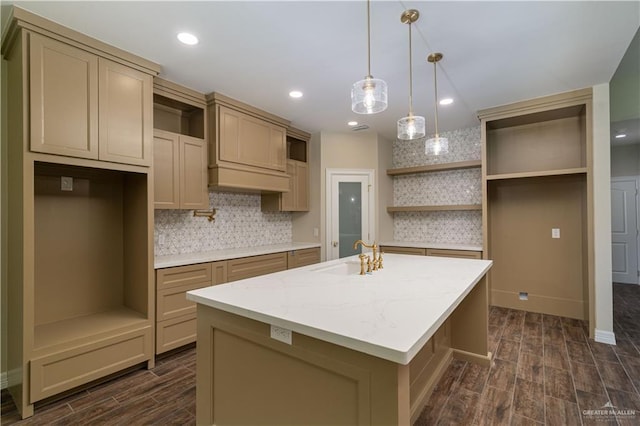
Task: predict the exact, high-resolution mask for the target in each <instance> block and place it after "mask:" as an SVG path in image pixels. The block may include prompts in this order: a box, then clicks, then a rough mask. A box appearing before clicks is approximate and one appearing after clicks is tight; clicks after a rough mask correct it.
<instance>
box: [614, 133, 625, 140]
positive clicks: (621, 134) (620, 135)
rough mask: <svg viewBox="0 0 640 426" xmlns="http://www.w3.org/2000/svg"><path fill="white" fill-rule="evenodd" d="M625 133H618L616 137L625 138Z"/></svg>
mask: <svg viewBox="0 0 640 426" xmlns="http://www.w3.org/2000/svg"><path fill="white" fill-rule="evenodd" d="M626 137H627V135H626V134H624V133H620V134H619V135H616V139H621V138H626Z"/></svg>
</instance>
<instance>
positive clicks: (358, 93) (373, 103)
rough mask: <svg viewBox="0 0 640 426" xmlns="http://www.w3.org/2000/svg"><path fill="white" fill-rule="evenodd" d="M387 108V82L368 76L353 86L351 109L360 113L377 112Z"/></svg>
mask: <svg viewBox="0 0 640 426" xmlns="http://www.w3.org/2000/svg"><path fill="white" fill-rule="evenodd" d="M385 109H387V83H385V81H384V80H380V79H379V78H373V77H371V76H367V77H365V78H364V80H360V81H358V82H356V83H354V84H353V86H352V87H351V110H352V111H353V112H355V113H358V114H375V113H377V112H382V111H384V110H385Z"/></svg>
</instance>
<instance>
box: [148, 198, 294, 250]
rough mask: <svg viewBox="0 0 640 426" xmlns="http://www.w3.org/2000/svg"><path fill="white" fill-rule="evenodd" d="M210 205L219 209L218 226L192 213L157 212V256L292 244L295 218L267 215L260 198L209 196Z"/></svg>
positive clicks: (176, 211) (286, 215)
mask: <svg viewBox="0 0 640 426" xmlns="http://www.w3.org/2000/svg"><path fill="white" fill-rule="evenodd" d="M209 205H210V206H211V207H212V208H214V209H216V216H215V221H214V222H209V221H208V220H207V219H206V218H204V217H193V211H192V210H156V211H155V232H154V236H155V241H154V246H155V255H156V256H163V255H168V254H186V253H197V252H203V251H209V250H219V249H230V248H240V247H254V246H262V245H267V244H280V243H289V242H291V239H292V230H291V214H290V213H270V212H269V213H263V212H262V211H261V210H260V195H259V194H236V193H228V192H209ZM160 235H163V236H164V244H163V245H160V244H159V240H160Z"/></svg>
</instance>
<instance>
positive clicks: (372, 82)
mask: <svg viewBox="0 0 640 426" xmlns="http://www.w3.org/2000/svg"><path fill="white" fill-rule="evenodd" d="M367 61H368V62H367V64H368V65H367V75H366V76H365V78H364V80H360V81H358V82H356V83H354V84H353V86H352V87H351V110H352V111H353V112H355V113H358V114H375V113H377V112H382V111H384V110H385V109H387V83H385V81H384V80H380V79H379V78H373V76H372V75H371V16H370V0H367Z"/></svg>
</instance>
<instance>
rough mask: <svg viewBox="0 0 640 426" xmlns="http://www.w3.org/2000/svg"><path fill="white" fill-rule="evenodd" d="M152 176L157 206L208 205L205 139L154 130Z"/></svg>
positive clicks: (185, 207)
mask: <svg viewBox="0 0 640 426" xmlns="http://www.w3.org/2000/svg"><path fill="white" fill-rule="evenodd" d="M153 175H154V199H153V202H154V207H155V208H156V209H185V210H193V209H206V208H208V207H209V193H208V189H207V144H206V142H205V140H204V139H199V138H194V137H191V136H186V135H179V134H176V133H172V132H167V131H164V130H157V129H156V130H155V131H154V133H153Z"/></svg>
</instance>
